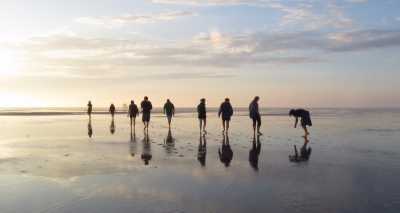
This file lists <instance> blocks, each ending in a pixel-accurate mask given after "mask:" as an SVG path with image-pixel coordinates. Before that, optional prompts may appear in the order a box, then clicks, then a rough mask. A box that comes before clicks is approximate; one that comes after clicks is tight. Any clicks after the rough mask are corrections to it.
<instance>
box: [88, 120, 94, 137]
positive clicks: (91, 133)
mask: <svg viewBox="0 0 400 213" xmlns="http://www.w3.org/2000/svg"><path fill="white" fill-rule="evenodd" d="M87 128H88V135H89V138H91V137H92V135H93V128H92V118H91V117H89V123H88V125H87Z"/></svg>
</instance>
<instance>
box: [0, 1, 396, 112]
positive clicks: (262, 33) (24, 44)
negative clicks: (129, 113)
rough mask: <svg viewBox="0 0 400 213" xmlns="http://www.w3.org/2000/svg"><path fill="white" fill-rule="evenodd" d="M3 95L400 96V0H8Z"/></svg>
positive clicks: (379, 100)
mask: <svg viewBox="0 0 400 213" xmlns="http://www.w3.org/2000/svg"><path fill="white" fill-rule="evenodd" d="M0 29H2V30H1V33H0V107H67V106H86V104H87V101H88V100H91V101H92V102H93V105H94V106H102V107H103V106H108V105H109V104H110V103H114V104H116V105H117V106H122V105H123V104H126V103H129V101H130V100H131V99H133V100H135V101H136V102H140V101H141V100H142V99H143V96H145V95H147V96H149V98H150V100H151V101H152V102H153V105H155V106H161V105H162V104H163V103H164V102H165V100H166V99H167V98H170V99H171V100H172V102H173V103H174V104H175V105H176V106H177V107H193V106H196V105H197V104H198V102H199V99H200V98H203V97H204V98H206V99H207V102H208V106H218V105H219V104H220V103H221V102H222V101H223V99H224V98H225V97H229V98H230V99H231V102H232V105H233V106H236V107H244V106H248V104H249V102H250V101H251V100H252V99H253V97H254V96H255V95H258V96H260V97H261V100H260V105H261V106H262V107H400V84H399V83H398V82H399V80H398V79H399V77H400V71H399V67H400V51H399V50H400V1H398V0H321V1H317V0H85V1H82V0H79V1H78V0H69V1H61V0H35V1H26V0H1V1H0Z"/></svg>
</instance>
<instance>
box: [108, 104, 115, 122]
mask: <svg viewBox="0 0 400 213" xmlns="http://www.w3.org/2000/svg"><path fill="white" fill-rule="evenodd" d="M108 111H109V112H110V113H111V117H112V118H113V119H114V114H115V106H114V104H111V105H110V109H109V110H108Z"/></svg>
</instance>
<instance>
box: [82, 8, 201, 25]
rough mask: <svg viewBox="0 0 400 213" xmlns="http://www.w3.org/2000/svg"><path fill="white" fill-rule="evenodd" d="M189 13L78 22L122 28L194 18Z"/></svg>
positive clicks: (137, 15)
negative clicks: (131, 25)
mask: <svg viewBox="0 0 400 213" xmlns="http://www.w3.org/2000/svg"><path fill="white" fill-rule="evenodd" d="M194 15H195V14H194V13H192V12H188V11H171V12H163V13H157V14H125V15H119V16H103V17H80V18H78V19H76V21H77V22H79V23H82V24H88V25H97V26H102V27H109V28H110V27H120V26H124V25H129V24H146V23H155V22H160V21H171V20H175V19H177V18H180V17H187V16H194Z"/></svg>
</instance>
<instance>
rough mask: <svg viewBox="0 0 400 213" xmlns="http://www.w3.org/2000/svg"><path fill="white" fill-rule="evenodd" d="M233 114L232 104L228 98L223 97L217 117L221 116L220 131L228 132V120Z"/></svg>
mask: <svg viewBox="0 0 400 213" xmlns="http://www.w3.org/2000/svg"><path fill="white" fill-rule="evenodd" d="M232 115H233V109H232V105H231V103H230V101H229V98H225V101H224V102H223V103H222V104H221V106H220V107H219V112H218V117H221V118H222V127H223V130H222V132H226V133H228V130H229V121H230V120H231V117H232Z"/></svg>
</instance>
